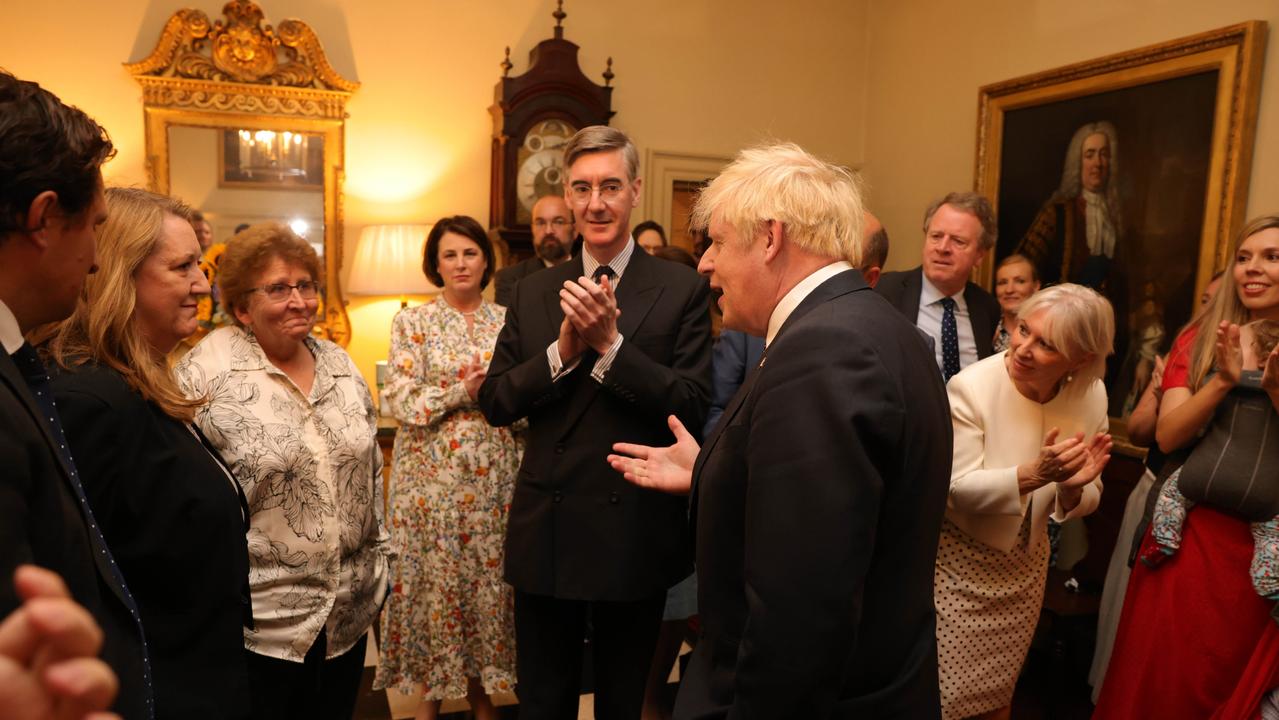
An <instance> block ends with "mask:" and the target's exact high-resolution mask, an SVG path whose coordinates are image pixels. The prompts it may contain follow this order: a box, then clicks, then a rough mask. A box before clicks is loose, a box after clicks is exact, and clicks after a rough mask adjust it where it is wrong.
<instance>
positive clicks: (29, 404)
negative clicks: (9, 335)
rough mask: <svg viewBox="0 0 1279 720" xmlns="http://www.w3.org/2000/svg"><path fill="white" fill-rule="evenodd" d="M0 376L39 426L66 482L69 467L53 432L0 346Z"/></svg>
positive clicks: (16, 368)
mask: <svg viewBox="0 0 1279 720" xmlns="http://www.w3.org/2000/svg"><path fill="white" fill-rule="evenodd" d="M0 355H2V356H3V357H0V377H3V378H4V381H5V382H6V383H8V385H9V388H10V391H11V392H12V393H13V394H14V396H15V397H17V398H18V400H19V401H20V402H21V403H22V406H23V407H25V408H26V409H27V413H28V414H30V415H31V421H32V422H34V423H35V424H36V426H37V427H39V428H40V435H41V436H43V437H44V441H45V443H46V444H47V445H48V446H49V452H51V453H53V456H54V457H55V458H57V460H58V467H59V468H61V469H62V474H63V476H64V477H65V479H66V481H67V482H68V483H70V482H71V468H69V467H67V463H66V461H65V460H63V459H62V453H60V452H58V443H57V441H56V440H54V438H53V432H52V431H51V430H49V425H48V423H46V422H44V420H42V419H41V417H40V416H41V410H40V407H39V406H38V405H36V401H35V398H32V397H31V389H30V388H29V387H27V381H26V379H24V378H23V377H22V373H21V372H19V371H18V366H16V365H14V364H13V359H12V358H10V357H9V354H8V353H6V352H4V351H3V349H2V348H0Z"/></svg>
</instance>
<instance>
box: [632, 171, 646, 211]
mask: <svg viewBox="0 0 1279 720" xmlns="http://www.w3.org/2000/svg"><path fill="white" fill-rule="evenodd" d="M631 186H632V187H634V188H635V197H634V198H632V199H631V207H632V208H637V207H639V202H640V191H641V190H643V189H644V178H635V179H634V180H632V181H631Z"/></svg>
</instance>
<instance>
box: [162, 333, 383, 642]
mask: <svg viewBox="0 0 1279 720" xmlns="http://www.w3.org/2000/svg"><path fill="white" fill-rule="evenodd" d="M305 343H306V346H307V349H308V350H310V352H311V353H312V355H314V357H315V381H314V383H313V384H312V388H311V393H310V395H309V396H308V395H303V393H302V392H301V390H299V389H298V387H297V385H295V384H294V383H293V381H292V380H291V379H290V378H289V377H288V375H286V374H285V373H284V372H283V371H281V370H280V369H278V368H276V367H275V366H274V365H272V364H271V362H270V361H268V360H267V357H266V355H265V353H263V351H262V348H261V346H260V345H259V344H258V342H257V339H256V338H255V337H254V336H253V334H252V333H251V332H248V331H245V330H243V329H241V328H238V327H224V328H220V329H218V330H215V331H214V332H212V333H210V334H209V335H208V336H207V337H205V338H204V339H203V340H202V341H200V343H199V344H198V345H196V347H195V348H194V349H193V350H192V351H191V352H190V353H188V354H187V355H186V356H185V357H184V358H182V360H181V361H180V362H179V363H178V365H177V366H176V368H175V369H174V371H175V374H176V375H177V378H178V382H179V384H180V385H181V386H182V389H183V391H184V392H185V393H186V394H187V395H188V396H189V397H200V396H207V398H208V402H207V403H206V404H205V405H203V406H201V408H200V409H199V410H198V411H197V414H196V418H195V423H196V425H198V426H199V428H200V430H201V431H202V432H203V433H204V435H205V437H207V438H208V439H209V441H210V442H212V443H213V444H214V445H215V446H216V447H217V448H218V450H219V451H220V452H221V454H222V456H223V458H224V459H225V460H226V462H227V464H228V465H229V466H230V467H231V469H232V472H234V473H235V476H236V478H237V479H238V480H239V481H240V484H241V485H242V486H243V487H244V493H245V496H246V497H247V498H248V504H249V514H250V521H249V532H248V544H249V586H250V589H251V592H252V602H253V618H254V625H255V627H254V628H253V629H247V628H246V629H245V635H244V642H245V647H247V648H248V649H249V650H250V651H252V652H255V653H258V654H260V655H266V656H268V657H274V658H278V659H282V660H291V661H295V662H301V661H302V660H303V659H304V658H305V657H306V653H307V651H308V650H309V649H310V648H311V646H312V644H314V642H315V640H316V638H317V637H318V636H319V634H320V631H321V629H324V630H326V635H327V638H328V652H327V657H329V658H332V657H336V656H338V655H341V654H342V653H345V652H346V651H347V650H349V649H350V648H351V647H352V646H353V645H354V644H355V643H356V642H358V641H359V639H360V638H361V637H362V636H363V635H364V633H365V632H366V631H367V630H368V628H369V626H370V625H371V624H372V623H373V621H374V619H375V618H376V617H377V613H378V610H379V609H380V608H381V605H382V602H383V600H384V599H385V594H386V576H387V553H388V548H389V544H388V540H389V536H388V534H387V533H386V531H385V529H384V526H383V523H382V518H381V514H382V483H381V476H382V452H381V449H380V448H379V447H378V444H377V414H376V412H375V411H374V409H373V398H372V395H371V394H370V393H369V388H368V385H367V384H366V383H365V382H364V379H363V377H361V375H360V373H359V372H358V371H357V370H356V368H355V363H354V362H353V361H352V360H351V357H350V356H349V355H347V353H346V351H344V350H343V349H342V348H340V347H338V346H337V345H336V344H334V343H332V342H329V341H327V340H316V339H315V338H310V337H308V338H306V340H305Z"/></svg>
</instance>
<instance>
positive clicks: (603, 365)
mask: <svg viewBox="0 0 1279 720" xmlns="http://www.w3.org/2000/svg"><path fill="white" fill-rule="evenodd" d="M621 347H622V334H621V333H618V334H617V337H615V338H613V344H612V345H609V346H608V350H607V351H605V353H604V354H603V355H600V359H599V360H596V361H595V367H594V368H592V369H591V377H592V378H594V379H595V382H597V383H600V384H601V385H602V384H603V383H604V376H605V375H607V374H608V370H609V368H611V367H613V358H615V357H617V351H618V349H620V348H621Z"/></svg>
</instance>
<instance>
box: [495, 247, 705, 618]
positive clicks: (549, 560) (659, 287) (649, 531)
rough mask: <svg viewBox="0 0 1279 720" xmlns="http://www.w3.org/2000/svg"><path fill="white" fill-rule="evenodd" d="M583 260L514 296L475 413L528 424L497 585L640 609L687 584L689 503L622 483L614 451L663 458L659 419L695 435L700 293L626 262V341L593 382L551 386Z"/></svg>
mask: <svg viewBox="0 0 1279 720" xmlns="http://www.w3.org/2000/svg"><path fill="white" fill-rule="evenodd" d="M581 274H582V260H581V257H580V256H578V257H575V258H573V259H572V260H570V261H569V262H567V263H565V264H563V265H559V266H556V267H553V268H550V269H548V270H546V271H545V272H539V273H535V274H533V275H531V276H529V277H527V278H525V279H524V280H522V281H520V283H519V284H518V285H516V286H515V293H514V297H513V299H512V301H511V305H510V308H509V310H508V311H507V315H506V326H505V327H504V328H503V329H502V333H501V335H500V336H499V337H498V340H497V347H496V348H495V349H494V351H493V361H492V363H491V364H490V365H489V369H488V377H487V378H486V379H485V381H484V384H483V385H482V386H481V387H480V392H479V404H480V408H481V409H482V410H483V411H484V415H485V416H486V417H487V418H488V420H489V422H490V423H493V424H494V425H509V424H510V423H513V422H515V421H516V420H519V419H520V418H523V417H527V418H528V422H529V435H528V444H527V448H526V450H525V451H524V460H523V463H522V464H521V466H520V472H519V478H518V480H517V482H516V484H515V495H514V498H513V500H512V502H511V512H510V517H509V520H508V522H507V532H506V579H507V581H508V582H510V583H511V584H512V585H514V586H515V587H516V588H518V589H520V590H522V591H524V592H528V593H533V594H537V595H546V596H551V597H557V598H566V599H577V600H612V601H624V600H639V599H642V598H646V597H651V596H652V595H654V594H656V593H659V592H662V591H664V590H666V588H668V587H670V586H671V585H674V584H675V583H676V582H677V581H678V580H680V579H681V578H683V577H684V576H686V575H687V574H688V571H689V564H688V552H687V545H686V543H687V535H686V532H687V521H686V518H687V503H686V502H685V501H684V499H682V498H677V497H673V496H670V495H666V494H663V493H659V492H656V491H652V490H644V489H641V488H638V487H636V486H634V485H632V484H630V483H628V482H626V481H625V480H624V479H623V478H622V476H621V475H620V474H618V473H616V472H614V471H613V469H612V468H610V467H609V466H608V463H607V462H606V460H605V458H606V457H607V455H608V454H609V453H610V452H612V445H613V443H615V442H634V443H642V444H645V445H669V444H671V443H672V442H673V441H674V440H673V438H672V437H671V434H670V430H669V429H668V428H667V424H666V417H667V416H668V415H671V414H674V415H677V416H678V417H679V418H680V420H681V421H683V423H684V425H685V426H686V427H688V428H692V429H694V430H696V429H697V428H700V427H701V423H702V422H703V419H704V418H705V416H706V407H707V403H708V401H709V395H710V360H711V345H710V315H709V313H707V311H706V307H707V295H708V293H709V289H708V287H707V285H706V282H705V281H704V280H703V279H702V278H700V277H699V276H698V275H697V274H696V273H695V272H694V271H693V270H692V269H691V268H686V267H683V266H680V265H677V264H675V263H669V262H665V261H663V260H659V259H657V258H653V257H650V256H649V255H648V254H647V253H644V252H642V251H640V250H638V249H636V250H635V251H634V252H633V254H632V255H631V259H630V264H629V265H628V266H627V268H626V272H625V274H624V275H623V276H622V279H621V282H620V283H619V284H618V286H617V302H618V305H619V307H620V308H621V311H622V314H621V316H620V317H619V318H618V330H619V331H620V332H621V334H622V337H623V338H624V339H623V342H622V345H621V347H620V349H619V350H618V353H617V355H616V357H615V358H614V360H613V364H612V366H611V368H610V369H609V372H608V374H607V375H606V376H605V377H604V382H603V383H602V384H601V383H598V382H596V381H595V380H594V379H593V378H591V370H592V368H593V367H594V365H595V361H596V359H597V356H596V354H595V353H594V352H593V351H589V350H588V351H587V352H586V353H585V354H584V355H583V356H582V358H581V364H580V365H579V366H578V367H577V368H576V369H575V370H573V371H572V372H570V373H568V374H567V375H565V376H564V377H561V378H560V379H559V380H558V381H556V382H552V381H551V372H550V367H549V364H548V362H547V359H546V349H547V346H549V345H550V344H551V343H552V342H554V341H555V340H556V338H558V337H559V329H560V323H561V322H562V321H563V319H564V313H563V311H562V310H560V300H559V290H560V287H561V286H562V285H563V283H564V281H566V280H570V279H573V278H577V277H579V276H581Z"/></svg>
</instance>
